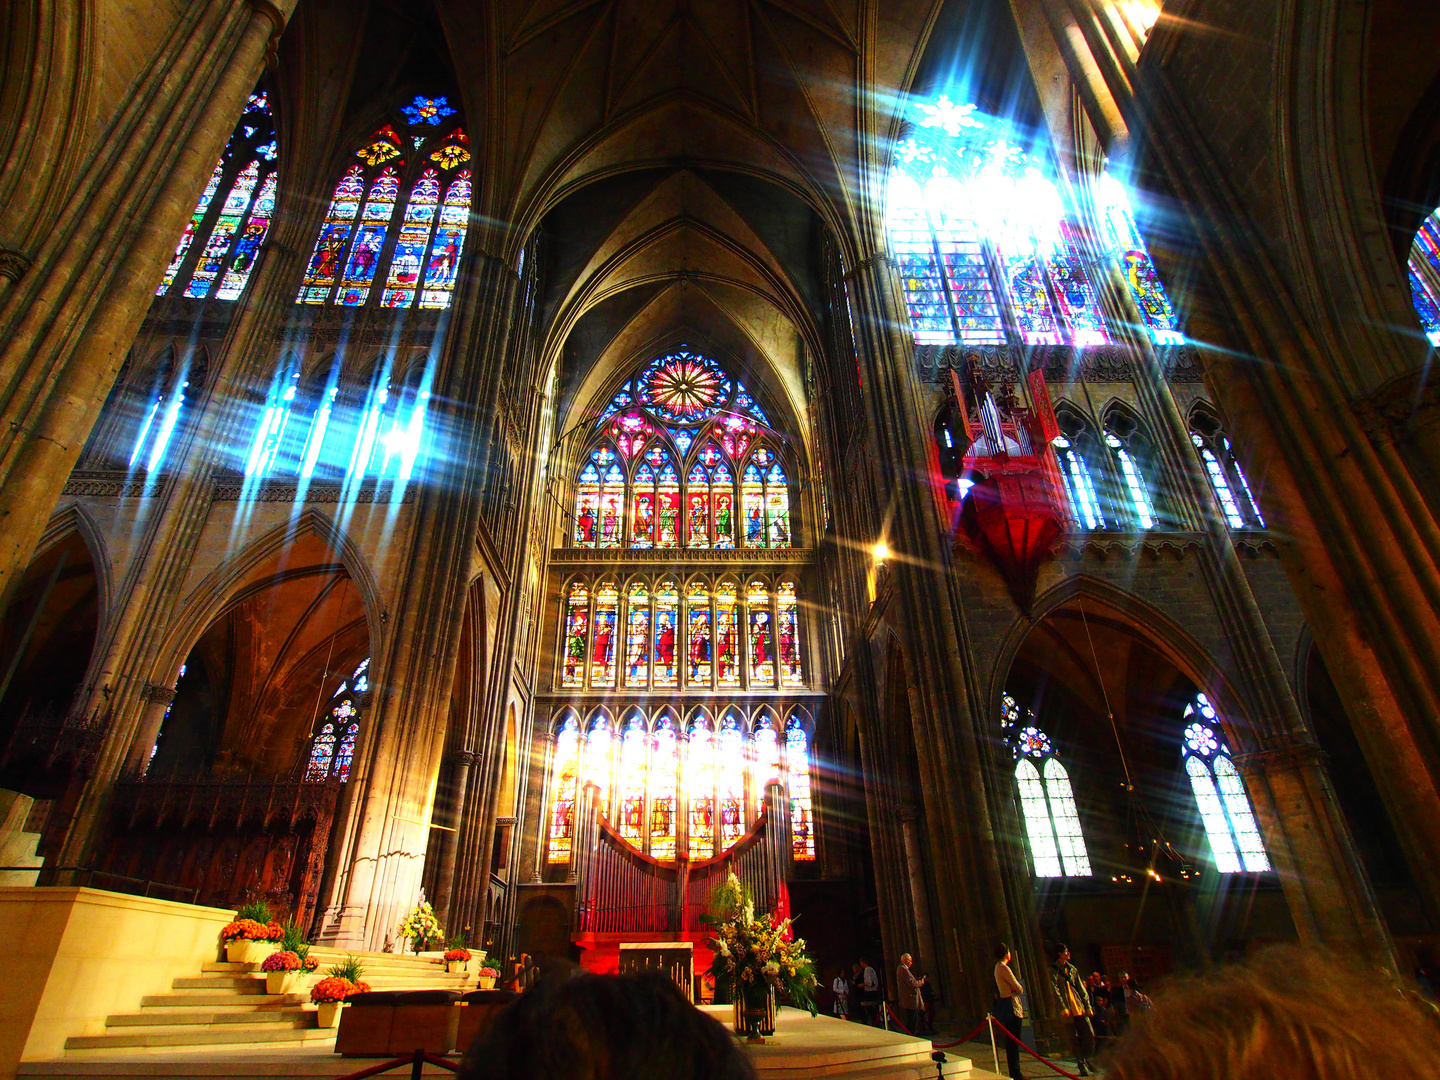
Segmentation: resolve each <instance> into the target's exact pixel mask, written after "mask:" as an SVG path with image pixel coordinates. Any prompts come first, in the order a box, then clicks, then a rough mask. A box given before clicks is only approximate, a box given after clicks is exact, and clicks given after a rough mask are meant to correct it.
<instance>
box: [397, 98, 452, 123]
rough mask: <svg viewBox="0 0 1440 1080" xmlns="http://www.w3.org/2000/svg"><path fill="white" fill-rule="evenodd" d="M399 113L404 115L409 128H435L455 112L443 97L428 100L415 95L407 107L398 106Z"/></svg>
mask: <svg viewBox="0 0 1440 1080" xmlns="http://www.w3.org/2000/svg"><path fill="white" fill-rule="evenodd" d="M400 112H401V113H402V114H404V116H405V119H406V120H407V121H408V122H409V124H410V126H411V127H418V126H419V125H421V124H428V125H429V126H430V127H436V126H438V125H439V123H440V121H441V120H443V119H445V117H447V116H454V115H455V110H454V109H452V108H451V107H450V103H449V102H448V101H446V100H445V99H444V98H443V97H433V98H430V97H425V96H424V95H416V97H415V100H414V101H412V102H411V103H410V104H409V105H402V106H400Z"/></svg>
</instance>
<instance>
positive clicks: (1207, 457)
mask: <svg viewBox="0 0 1440 1080" xmlns="http://www.w3.org/2000/svg"><path fill="white" fill-rule="evenodd" d="M1190 441H1191V442H1193V443H1194V444H1195V449H1197V450H1199V451H1200V460H1201V461H1203V462H1204V463H1205V471H1206V472H1207V473H1209V474H1210V486H1211V487H1212V488H1214V489H1215V498H1217V499H1219V500H1220V508H1221V509H1222V510H1223V511H1224V512H1225V520H1226V521H1228V522H1230V527H1231V528H1232V529H1243V528H1244V527H1245V515H1244V514H1242V513H1240V505H1239V503H1237V502H1236V501H1235V492H1234V491H1232V490H1231V488H1230V481H1229V480H1227V479H1226V478H1225V470H1224V469H1223V468H1221V467H1220V459H1219V458H1217V457H1216V456H1215V452H1214V451H1213V450H1211V449H1210V448H1209V447H1208V446H1206V445H1205V440H1204V439H1203V438H1201V437H1200V436H1199V435H1195V434H1193V433H1192V434H1191V436H1190Z"/></svg>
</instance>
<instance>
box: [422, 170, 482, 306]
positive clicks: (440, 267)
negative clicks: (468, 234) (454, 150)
mask: <svg viewBox="0 0 1440 1080" xmlns="http://www.w3.org/2000/svg"><path fill="white" fill-rule="evenodd" d="M469 220H470V170H468V169H461V170H460V171H459V172H458V173H456V175H455V179H454V180H452V181H450V186H449V187H448V188H446V189H445V201H444V202H443V203H442V204H441V205H440V224H439V226H438V227H437V228H436V229H435V239H434V240H433V241H432V242H431V244H430V258H429V259H428V260H427V261H426V263H425V289H424V291H423V292H422V293H421V294H420V306H421V307H422V308H429V309H431V310H437V309H443V308H448V307H449V306H450V294H451V293H452V292H453V291H454V289H455V274H456V273H457V272H458V271H459V269H460V253H461V252H462V251H463V250H464V249H465V230H466V228H467V223H468V222H469Z"/></svg>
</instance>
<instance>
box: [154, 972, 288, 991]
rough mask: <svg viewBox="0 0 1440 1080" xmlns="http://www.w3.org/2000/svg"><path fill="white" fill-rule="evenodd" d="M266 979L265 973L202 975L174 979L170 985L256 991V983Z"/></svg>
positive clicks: (177, 987) (180, 987) (188, 988)
mask: <svg viewBox="0 0 1440 1080" xmlns="http://www.w3.org/2000/svg"><path fill="white" fill-rule="evenodd" d="M264 981H265V973H264V972H259V973H257V974H253V975H249V974H246V975H202V976H201V977H200V978H198V979H196V978H190V979H174V980H172V981H171V983H170V986H171V988H172V989H174V990H230V989H234V990H248V991H250V992H251V993H254V992H255V991H254V987H255V984H256V983H263V982H264Z"/></svg>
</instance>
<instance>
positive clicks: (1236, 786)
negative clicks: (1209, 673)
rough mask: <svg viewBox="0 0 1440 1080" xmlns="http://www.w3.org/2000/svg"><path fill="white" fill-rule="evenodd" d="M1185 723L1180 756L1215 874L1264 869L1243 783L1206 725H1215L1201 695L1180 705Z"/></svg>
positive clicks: (1266, 859)
mask: <svg viewBox="0 0 1440 1080" xmlns="http://www.w3.org/2000/svg"><path fill="white" fill-rule="evenodd" d="M1185 718H1186V720H1188V721H1190V723H1189V724H1188V726H1187V727H1186V728H1185V735H1184V738H1183V741H1182V744H1181V753H1182V754H1184V756H1185V771H1186V773H1188V774H1189V776H1190V790H1191V791H1192V792H1193V793H1194V795H1195V805H1196V808H1197V809H1198V810H1199V811H1200V820H1201V822H1203V824H1204V826H1205V836H1206V838H1207V839H1208V840H1209V842H1210V851H1211V854H1212V855H1213V857H1214V860H1215V869H1217V870H1219V871H1220V872H1221V873H1222V874H1238V873H1241V872H1242V871H1249V872H1251V873H1259V872H1262V871H1265V870H1269V869H1270V859H1269V857H1268V856H1267V855H1266V854H1265V845H1264V843H1263V841H1262V840H1261V838H1260V827H1259V826H1258V825H1257V824H1256V821H1255V812H1254V810H1253V809H1252V808H1251V806H1250V798H1249V796H1248V795H1246V793H1245V784H1244V781H1242V780H1241V778H1240V772H1239V770H1238V769H1236V768H1235V763H1234V761H1232V760H1231V758H1230V752H1229V750H1228V749H1227V748H1226V746H1225V744H1224V741H1223V740H1222V738H1221V736H1220V735H1219V734H1218V733H1217V732H1216V730H1215V728H1214V727H1212V726H1210V725H1212V724H1216V723H1218V717H1217V716H1216V713H1215V708H1214V706H1212V705H1211V704H1210V701H1209V699H1208V698H1207V697H1206V696H1205V695H1204V694H1196V695H1195V698H1194V700H1193V701H1192V702H1191V703H1190V704H1189V705H1187V706H1185Z"/></svg>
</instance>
